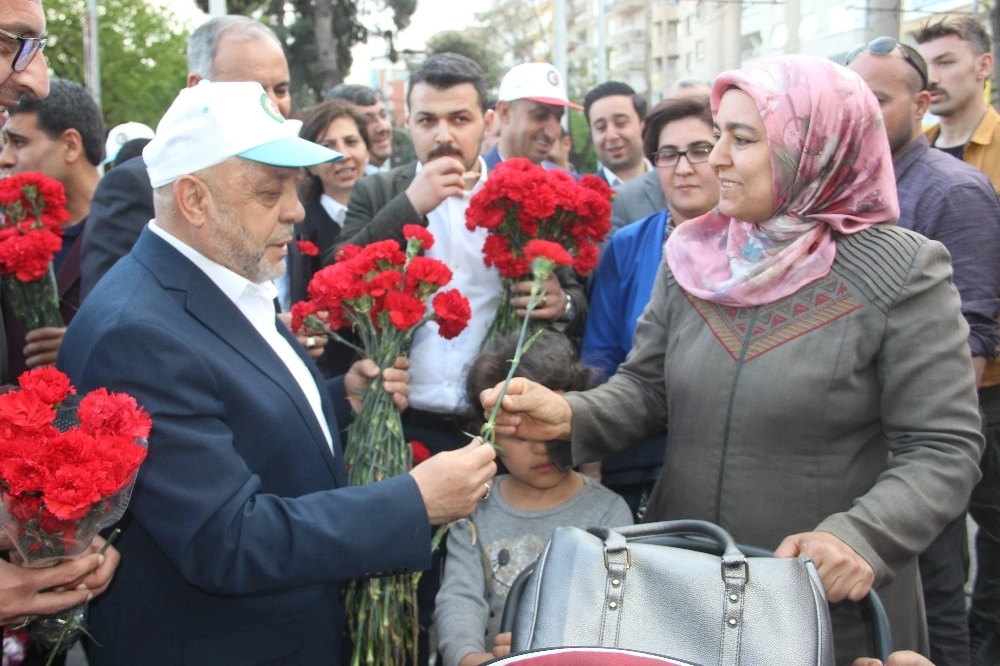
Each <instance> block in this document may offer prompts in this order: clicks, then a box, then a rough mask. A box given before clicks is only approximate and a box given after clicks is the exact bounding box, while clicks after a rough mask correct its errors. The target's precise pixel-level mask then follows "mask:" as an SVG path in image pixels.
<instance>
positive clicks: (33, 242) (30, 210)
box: [0, 172, 69, 331]
mask: <svg viewBox="0 0 1000 666" xmlns="http://www.w3.org/2000/svg"><path fill="white" fill-rule="evenodd" d="M0 212H2V214H3V220H0V275H2V276H3V279H4V281H5V282H6V283H7V284H8V286H9V287H10V289H9V292H10V295H11V301H12V304H13V306H14V313H15V314H16V315H17V317H18V319H20V320H21V323H22V325H23V326H24V330H25V331H32V330H34V329H36V328H41V327H43V326H63V320H62V315H60V314H59V292H58V291H57V289H56V278H55V272H54V271H53V269H52V258H53V257H55V256H56V253H57V252H59V249H60V248H61V247H62V235H63V230H62V225H63V224H64V223H66V222H68V221H69V211H67V210H66V191H65V190H64V189H63V185H62V183H60V182H59V181H58V180H55V179H54V178H49V177H48V176H45V175H43V174H40V173H34V172H29V173H20V174H17V175H14V176H9V177H7V178H4V179H2V180H0Z"/></svg>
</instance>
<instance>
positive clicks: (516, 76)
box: [497, 62, 583, 111]
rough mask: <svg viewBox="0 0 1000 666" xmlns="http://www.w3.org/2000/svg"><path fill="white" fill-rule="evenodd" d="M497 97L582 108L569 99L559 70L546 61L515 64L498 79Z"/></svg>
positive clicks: (501, 99)
mask: <svg viewBox="0 0 1000 666" xmlns="http://www.w3.org/2000/svg"><path fill="white" fill-rule="evenodd" d="M497 99H498V100H499V101H501V102H513V101H514V100H517V99H530V100H531V101H533V102H539V103H541V104H554V105H556V106H568V107H569V108H571V109H576V110H577V111H582V110H583V107H582V106H580V105H579V104H574V103H573V102H571V101H569V97H567V96H566V82H565V81H563V78H562V77H561V76H559V71H558V70H557V69H556V68H555V67H553V66H552V65H550V64H549V63H547V62H526V63H524V64H521V65H516V66H515V67H514V68H513V69H511V70H510V71H509V72H507V73H506V74H505V75H504V77H503V80H502V81H500V94H499V95H497Z"/></svg>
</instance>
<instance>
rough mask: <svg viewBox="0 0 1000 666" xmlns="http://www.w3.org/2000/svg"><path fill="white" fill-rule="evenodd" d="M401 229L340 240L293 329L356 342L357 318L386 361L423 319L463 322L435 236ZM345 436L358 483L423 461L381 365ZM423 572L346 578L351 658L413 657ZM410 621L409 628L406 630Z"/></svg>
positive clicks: (368, 350) (367, 343)
mask: <svg viewBox="0 0 1000 666" xmlns="http://www.w3.org/2000/svg"><path fill="white" fill-rule="evenodd" d="M403 235H404V236H405V237H406V239H407V246H406V250H405V251H403V250H401V249H400V247H399V243H398V242H396V241H394V240H386V241H379V242H376V243H371V244H370V245H366V246H364V247H358V246H355V245H347V246H345V247H343V248H341V249H340V251H339V252H338V253H337V259H336V262H335V263H333V264H331V265H330V266H327V267H325V268H323V269H321V270H319V271H317V272H316V274H315V275H313V277H312V279H311V280H310V282H309V300H308V301H304V302H301V303H296V304H295V305H293V306H292V329H293V330H295V331H299V330H301V329H302V327H303V326H305V327H308V328H311V329H316V330H319V329H323V330H325V331H326V332H327V333H328V334H329V335H331V336H332V337H334V338H336V339H337V340H339V341H341V342H343V343H344V344H347V345H350V346H354V345H351V344H350V343H349V342H347V341H346V340H344V338H342V337H341V336H339V335H337V333H336V331H337V330H338V329H342V328H344V327H347V326H350V327H352V328H353V329H354V331H355V332H356V333H357V335H358V337H359V338H360V340H361V347H362V348H361V349H358V351H359V352H360V353H361V354H363V355H364V356H365V357H367V358H370V359H372V360H373V361H375V363H376V364H377V365H378V367H379V368H380V369H381V370H384V369H386V368H389V367H392V365H393V364H394V363H395V361H396V358H397V357H398V356H401V355H405V354H406V353H407V352H408V351H409V347H410V344H411V343H412V341H413V334H414V333H415V332H416V330H417V329H418V328H419V327H421V326H423V325H429V326H434V327H436V328H437V331H438V333H439V334H440V335H441V336H442V337H444V338H448V339H451V338H454V337H455V336H457V335H458V334H459V333H461V332H462V331H463V330H465V327H466V326H467V325H468V323H469V318H470V317H471V315H472V312H471V310H470V308H469V301H468V299H467V298H465V296H463V295H462V294H461V293H459V292H458V291H457V290H449V291H441V289H442V287H444V286H445V285H447V284H448V283H449V282H450V281H451V277H452V273H451V269H449V268H448V267H447V266H446V265H445V264H444V263H443V262H441V261H438V260H436V259H431V258H429V257H424V256H419V255H420V251H421V249H428V248H430V247H431V246H432V245H433V243H434V238H433V236H432V235H431V233H430V232H429V231H427V230H426V229H425V228H424V227H422V226H419V225H406V226H404V227H403ZM432 297H433V298H432ZM428 301H429V302H430V308H428ZM347 437H348V441H349V445H348V447H347V452H346V456H347V461H346V462H347V465H348V481H349V482H350V483H351V485H363V484H367V483H373V482H375V481H380V480H382V479H387V478H390V477H393V476H398V475H400V474H405V473H406V472H407V470H409V469H410V468H411V467H412V466H413V464H415V463H416V462H417V461H416V460H414V458H415V457H417V455H419V452H418V451H414V450H413V449H411V447H409V446H408V445H407V443H406V441H405V440H404V438H403V425H402V421H401V419H400V414H399V410H398V409H396V406H395V405H394V404H393V402H392V396H391V395H390V394H388V393H386V392H385V391H384V390H383V388H382V375H381V373H380V374H379V376H378V377H377V378H375V379H374V380H372V382H371V383H370V385H369V387H368V390H367V391H366V393H365V395H364V398H363V400H362V403H361V409H360V410H359V411H358V413H357V415H356V416H355V418H354V421H353V422H352V423H351V425H350V426H349V427H348V429H347ZM414 449H416V447H414ZM418 578H419V574H417V575H413V574H405V575H397V576H388V577H383V578H371V579H367V580H364V581H358V582H354V583H352V584H351V585H350V586H349V587H348V591H347V599H346V601H347V609H348V614H349V617H350V626H351V635H352V638H353V640H354V653H353V657H352V661H351V663H352V664H360V663H367V664H403V663H416V637H417V632H418V629H419V627H418V624H417V612H416V589H417V580H418ZM404 627H407V628H409V629H410V630H409V631H405V630H404V631H401V629H402V628H404Z"/></svg>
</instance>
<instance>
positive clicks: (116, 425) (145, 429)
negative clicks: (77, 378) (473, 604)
mask: <svg viewBox="0 0 1000 666" xmlns="http://www.w3.org/2000/svg"><path fill="white" fill-rule="evenodd" d="M77 417H78V418H79V419H80V429H81V430H82V431H83V432H85V433H87V434H92V435H98V436H100V435H122V436H125V437H131V438H133V439H135V438H146V437H149V431H150V429H151V428H152V426H153V421H152V419H150V418H149V414H148V413H146V410H144V409H143V408H142V407H140V406H139V405H138V403H136V401H135V398H133V397H132V396H130V395H128V394H125V393H108V390H107V389H103V388H100V389H96V390H93V391H91V392H90V393H88V394H87V395H85V396H84V397H83V399H82V400H81V401H80V406H79V408H78V410H77Z"/></svg>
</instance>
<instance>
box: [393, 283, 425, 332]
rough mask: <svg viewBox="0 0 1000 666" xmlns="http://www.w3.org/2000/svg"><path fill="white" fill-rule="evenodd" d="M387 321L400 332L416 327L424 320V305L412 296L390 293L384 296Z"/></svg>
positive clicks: (399, 292)
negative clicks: (387, 315) (387, 314)
mask: <svg viewBox="0 0 1000 666" xmlns="http://www.w3.org/2000/svg"><path fill="white" fill-rule="evenodd" d="M385 309H386V310H387V311H388V313H389V321H390V322H391V323H392V325H393V326H395V327H396V328H398V329H399V330H401V331H405V330H406V329H408V328H412V327H414V326H416V325H417V324H418V323H419V322H420V320H421V319H423V318H424V312H425V311H426V310H425V308H424V303H423V301H421V300H420V299H419V298H417V297H416V296H413V295H412V294H406V293H403V292H401V291H390V292H389V293H388V294H386V295H385Z"/></svg>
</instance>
